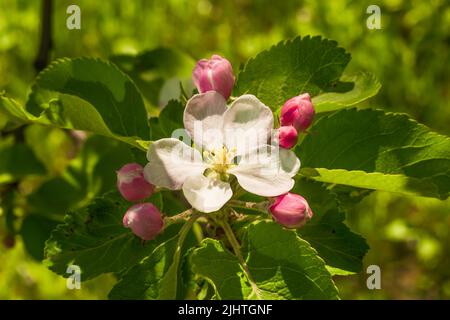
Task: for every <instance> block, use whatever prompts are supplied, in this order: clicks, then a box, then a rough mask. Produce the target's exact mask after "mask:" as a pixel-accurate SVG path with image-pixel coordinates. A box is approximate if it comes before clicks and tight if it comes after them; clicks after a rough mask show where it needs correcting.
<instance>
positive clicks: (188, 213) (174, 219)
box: [164, 209, 200, 227]
mask: <svg viewBox="0 0 450 320" xmlns="http://www.w3.org/2000/svg"><path fill="white" fill-rule="evenodd" d="M192 213H193V209H188V210H186V211H183V212H181V213H179V214H177V215H174V216H170V217H165V218H164V226H166V227H167V226H169V225H171V224H174V223H177V222H180V221H184V220H187V219H188V218H189V217H190V216H191V215H192ZM198 217H200V215H198Z"/></svg>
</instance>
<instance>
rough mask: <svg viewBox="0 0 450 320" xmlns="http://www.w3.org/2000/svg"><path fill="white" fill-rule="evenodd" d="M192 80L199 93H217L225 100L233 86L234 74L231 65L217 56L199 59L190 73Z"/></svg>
mask: <svg viewBox="0 0 450 320" xmlns="http://www.w3.org/2000/svg"><path fill="white" fill-rule="evenodd" d="M192 80H193V81H194V83H195V86H196V87H197V90H198V91H199V92H200V93H204V92H207V91H212V90H214V91H217V92H219V93H220V94H221V95H222V96H223V97H224V98H225V100H227V99H228V98H229V97H230V95H231V91H232V90H233V86H234V81H235V77H234V73H233V68H232V67H231V63H230V62H229V61H228V60H227V59H225V58H222V57H221V56H219V55H216V54H215V55H213V56H212V57H211V59H209V60H207V59H201V60H199V61H198V62H197V64H196V66H195V68H194V70H193V71H192Z"/></svg>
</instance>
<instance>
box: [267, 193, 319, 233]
mask: <svg viewBox="0 0 450 320" xmlns="http://www.w3.org/2000/svg"><path fill="white" fill-rule="evenodd" d="M269 211H270V213H271V214H272V217H273V219H274V220H275V221H276V222H278V223H279V224H281V225H283V226H285V227H288V228H299V227H302V226H303V225H304V224H305V223H306V221H308V220H309V219H311V218H312V216H313V213H312V211H311V208H310V207H309V205H308V202H307V201H306V200H305V198H303V197H302V196H300V195H298V194H295V193H286V194H283V195H281V196H278V197H276V199H275V202H274V203H273V204H272V205H271V206H270V207H269Z"/></svg>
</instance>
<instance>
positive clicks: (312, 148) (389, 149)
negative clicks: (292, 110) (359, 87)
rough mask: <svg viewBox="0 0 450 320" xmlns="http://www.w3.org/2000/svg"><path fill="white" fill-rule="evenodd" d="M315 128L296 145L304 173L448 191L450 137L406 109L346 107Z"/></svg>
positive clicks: (443, 194)
mask: <svg viewBox="0 0 450 320" xmlns="http://www.w3.org/2000/svg"><path fill="white" fill-rule="evenodd" d="M311 132H312V134H311V135H308V136H307V137H306V138H305V139H304V140H303V142H302V144H301V145H300V146H298V147H297V149H296V153H297V155H298V156H299V157H300V159H301V160H302V166H303V168H304V169H303V171H302V172H301V174H302V175H306V176H309V177H311V178H312V179H315V180H318V181H322V182H327V183H336V184H338V183H342V184H345V185H350V186H356V187H362V188H367V189H373V190H388V191H395V192H399V193H405V194H410V195H411V194H414V195H417V194H420V195H423V196H434V197H438V198H441V199H445V198H447V197H448V195H449V192H450V139H449V138H448V137H446V136H442V135H439V134H437V133H434V132H431V131H430V130H429V129H428V128H427V127H425V126H423V125H421V124H418V123H417V122H415V121H413V120H411V119H409V118H408V117H407V116H406V115H404V114H394V113H384V112H383V111H380V110H369V109H366V110H356V109H350V110H341V111H339V112H337V113H335V114H332V115H330V116H327V117H323V118H322V119H320V120H319V121H318V122H317V123H316V124H315V125H314V126H313V127H312V129H311ZM311 168H316V169H311ZM383 181H384V182H385V183H383Z"/></svg>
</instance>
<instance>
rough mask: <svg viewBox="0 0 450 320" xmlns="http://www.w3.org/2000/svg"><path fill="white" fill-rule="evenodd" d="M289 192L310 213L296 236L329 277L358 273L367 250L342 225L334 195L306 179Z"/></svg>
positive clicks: (342, 214) (343, 216) (354, 234)
mask: <svg viewBox="0 0 450 320" xmlns="http://www.w3.org/2000/svg"><path fill="white" fill-rule="evenodd" d="M292 192H294V193H297V194H301V195H302V196H303V197H304V198H305V199H306V200H307V201H308V204H309V206H310V207H311V209H312V211H313V213H314V215H313V217H312V219H311V220H310V221H308V222H307V223H306V224H305V225H304V226H303V227H302V228H300V229H298V231H297V234H298V235H299V236H300V237H301V238H302V239H304V240H306V241H308V242H309V243H310V244H311V246H312V247H313V248H314V249H316V250H317V252H318V253H319V256H320V257H321V258H322V259H324V260H325V262H326V264H327V268H329V270H330V272H331V273H332V274H340V275H346V274H351V273H356V272H360V271H361V270H362V260H363V257H364V256H365V254H366V253H367V251H368V250H369V247H368V245H367V243H366V241H365V239H364V238H362V237H361V236H360V235H358V234H356V233H353V232H352V231H351V230H350V229H349V228H348V227H347V226H346V225H345V224H344V220H345V213H344V212H342V211H340V208H339V203H338V200H337V197H336V195H335V194H334V193H333V192H331V191H330V190H328V189H327V188H326V187H325V186H324V185H323V184H322V183H320V182H314V181H311V180H306V179H298V180H297V183H296V186H295V187H294V189H293V190H292Z"/></svg>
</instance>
